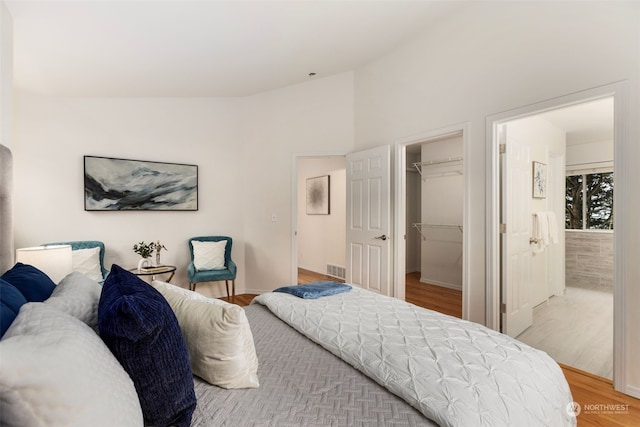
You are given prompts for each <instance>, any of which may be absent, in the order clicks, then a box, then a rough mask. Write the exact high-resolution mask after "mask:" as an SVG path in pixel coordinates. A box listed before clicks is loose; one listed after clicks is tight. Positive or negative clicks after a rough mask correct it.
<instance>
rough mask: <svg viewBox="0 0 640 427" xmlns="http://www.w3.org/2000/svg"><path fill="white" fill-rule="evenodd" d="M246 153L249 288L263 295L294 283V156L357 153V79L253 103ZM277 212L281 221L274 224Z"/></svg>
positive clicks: (246, 121)
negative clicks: (354, 87) (355, 135)
mask: <svg viewBox="0 0 640 427" xmlns="http://www.w3.org/2000/svg"><path fill="white" fill-rule="evenodd" d="M243 147H244V155H243V159H244V160H243V164H242V168H243V170H244V171H245V172H246V173H245V174H244V180H245V186H244V188H245V192H244V194H242V198H243V206H242V211H241V215H242V216H243V222H244V235H245V236H246V241H247V246H246V259H245V262H246V270H247V278H246V280H247V287H248V290H250V291H252V292H264V291H267V290H272V289H274V288H276V287H278V286H282V285H283V284H290V283H291V280H292V278H291V256H292V248H291V232H292V230H291V191H292V186H295V185H296V184H295V182H292V177H291V175H292V163H293V160H292V157H293V154H314V155H320V154H322V153H323V152H324V153H332V154H335V153H347V152H349V151H351V150H352V149H353V73H351V72H349V73H343V74H339V75H336V76H333V77H327V78H325V79H320V80H314V81H311V82H309V83H305V84H301V85H295V86H290V87H286V88H283V89H279V90H275V91H272V92H267V93H264V94H260V95H256V96H255V97H252V98H250V99H249V100H248V102H247V103H246V108H245V111H244V113H243ZM293 188H295V187H293ZM272 213H276V214H277V215H278V218H280V220H278V221H277V222H272V221H271V214H272Z"/></svg>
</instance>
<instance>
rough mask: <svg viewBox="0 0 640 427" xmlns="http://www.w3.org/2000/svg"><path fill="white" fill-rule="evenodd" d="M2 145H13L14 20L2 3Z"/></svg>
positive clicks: (0, 79) (0, 49)
mask: <svg viewBox="0 0 640 427" xmlns="http://www.w3.org/2000/svg"><path fill="white" fill-rule="evenodd" d="M0 144H2V145H4V146H6V147H9V148H11V147H12V145H13V19H12V18H11V14H10V13H9V10H8V9H7V6H6V5H5V3H4V1H0Z"/></svg>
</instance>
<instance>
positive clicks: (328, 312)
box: [254, 287, 576, 427]
mask: <svg viewBox="0 0 640 427" xmlns="http://www.w3.org/2000/svg"><path fill="white" fill-rule="evenodd" d="M254 302H255V303H260V304H262V305H265V306H266V307H268V308H269V309H270V310H271V311H272V312H273V313H274V314H275V315H276V316H278V317H279V318H280V319H282V320H283V321H285V322H286V323H288V324H289V325H290V326H292V327H293V328H295V329H296V330H298V331H299V332H301V333H302V334H304V335H305V336H307V337H308V338H309V339H311V340H313V341H315V342H317V343H318V344H320V345H321V346H323V347H324V348H326V349H327V350H329V351H330V352H332V353H333V354H335V355H336V356H338V357H340V358H342V359H343V360H344V361H346V362H347V363H349V364H351V365H352V366H354V367H355V368H357V369H358V370H360V371H362V372H363V373H365V374H366V375H368V376H370V377H371V378H372V379H374V380H375V381H376V382H378V383H379V384H381V385H382V386H384V387H385V388H387V389H388V390H389V391H391V392H392V393H394V394H396V395H398V396H400V397H402V398H403V399H404V400H406V401H407V402H408V403H409V404H411V405H412V406H414V407H415V408H417V409H418V410H419V411H421V412H422V413H423V414H424V415H425V416H426V417H428V418H430V419H432V420H434V421H435V422H437V423H438V424H439V425H441V426H491V427H497V426H536V427H537V426H554V427H555V426H575V425H576V419H575V417H573V416H571V415H569V411H567V406H568V405H569V404H570V403H571V402H572V397H571V392H570V390H569V386H568V384H567V382H566V380H565V378H564V375H563V373H562V370H561V369H560V367H559V366H558V364H557V363H556V362H555V361H554V360H553V359H551V358H550V357H549V356H548V355H547V354H546V353H544V352H542V351H539V350H536V349H534V348H531V347H529V346H528V345H526V344H523V343H521V342H519V341H517V340H515V339H513V338H511V337H508V336H506V335H504V334H501V333H498V332H496V331H493V330H491V329H488V328H486V327H484V326H482V325H479V324H476V323H472V322H467V321H464V320H460V319H457V318H454V317H450V316H446V315H443V314H440V313H436V312H433V311H430V310H426V309H423V308H420V307H417V306H414V305H412V304H409V303H406V302H404V301H401V300H398V299H395V298H390V297H385V296H382V295H379V294H375V293H373V292H370V291H366V290H363V289H359V288H355V287H354V288H353V289H352V291H351V292H347V293H344V294H339V295H333V296H329V297H324V298H319V299H316V300H304V299H301V298H297V297H295V296H292V295H289V294H284V293H267V294H263V295H260V296H259V297H257V298H255V299H254Z"/></svg>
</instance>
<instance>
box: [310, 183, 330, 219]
mask: <svg viewBox="0 0 640 427" xmlns="http://www.w3.org/2000/svg"><path fill="white" fill-rule="evenodd" d="M329 205H330V203H329V175H324V176H318V177H315V178H307V215H329V213H330V211H329V208H330V206H329Z"/></svg>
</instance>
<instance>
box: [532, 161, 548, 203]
mask: <svg viewBox="0 0 640 427" xmlns="http://www.w3.org/2000/svg"><path fill="white" fill-rule="evenodd" d="M546 197H547V165H546V164H544V163H540V162H533V198H534V199H545V198H546Z"/></svg>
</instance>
